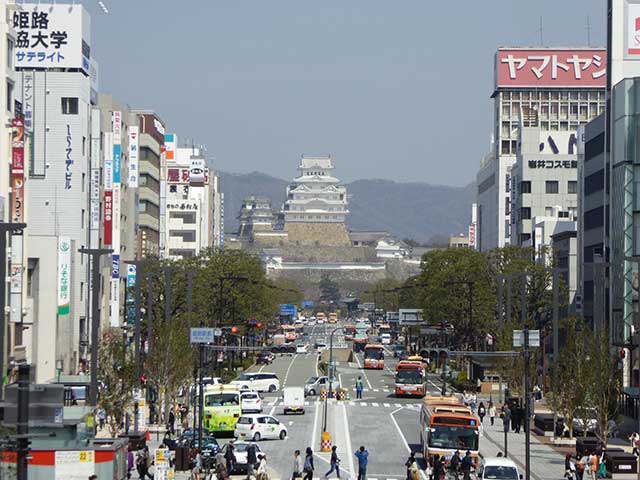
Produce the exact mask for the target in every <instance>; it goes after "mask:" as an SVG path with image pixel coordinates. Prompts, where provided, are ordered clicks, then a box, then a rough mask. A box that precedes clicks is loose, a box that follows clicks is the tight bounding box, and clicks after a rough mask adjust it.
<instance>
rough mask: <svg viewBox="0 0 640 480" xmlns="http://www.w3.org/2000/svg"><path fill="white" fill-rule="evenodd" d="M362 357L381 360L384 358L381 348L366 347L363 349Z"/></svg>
mask: <svg viewBox="0 0 640 480" xmlns="http://www.w3.org/2000/svg"><path fill="white" fill-rule="evenodd" d="M364 358H370V359H371V360H382V359H383V358H384V354H383V353H382V349H378V348H374V349H367V350H365V351H364Z"/></svg>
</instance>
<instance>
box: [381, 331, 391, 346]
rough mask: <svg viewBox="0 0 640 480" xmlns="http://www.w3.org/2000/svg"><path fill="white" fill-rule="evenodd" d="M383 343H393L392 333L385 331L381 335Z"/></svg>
mask: <svg viewBox="0 0 640 480" xmlns="http://www.w3.org/2000/svg"><path fill="white" fill-rule="evenodd" d="M380 340H381V343H382V345H391V334H389V333H383V334H382V335H380Z"/></svg>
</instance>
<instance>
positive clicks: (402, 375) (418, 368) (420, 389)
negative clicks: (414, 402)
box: [395, 360, 427, 397]
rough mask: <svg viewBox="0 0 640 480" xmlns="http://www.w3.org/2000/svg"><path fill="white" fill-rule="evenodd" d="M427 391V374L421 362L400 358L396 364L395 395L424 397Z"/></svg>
mask: <svg viewBox="0 0 640 480" xmlns="http://www.w3.org/2000/svg"><path fill="white" fill-rule="evenodd" d="M426 393H427V376H426V375H425V369H424V366H423V365H422V362H410V361H407V360H402V361H400V362H398V365H397V366H396V388H395V394H396V397H399V396H401V395H409V396H412V397H424V396H425V394H426Z"/></svg>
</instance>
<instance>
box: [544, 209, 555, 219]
mask: <svg viewBox="0 0 640 480" xmlns="http://www.w3.org/2000/svg"><path fill="white" fill-rule="evenodd" d="M544 216H545V217H553V207H544Z"/></svg>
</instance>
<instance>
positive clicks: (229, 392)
mask: <svg viewBox="0 0 640 480" xmlns="http://www.w3.org/2000/svg"><path fill="white" fill-rule="evenodd" d="M203 414H204V417H203V419H202V425H203V427H204V428H207V429H209V431H210V432H213V433H225V432H231V433H233V432H234V430H235V428H236V422H237V421H238V419H239V418H240V415H241V414H242V402H241V401H240V391H239V390H238V389H237V388H236V387H235V386H234V385H209V386H208V387H206V389H205V391H204V408H203Z"/></svg>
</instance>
